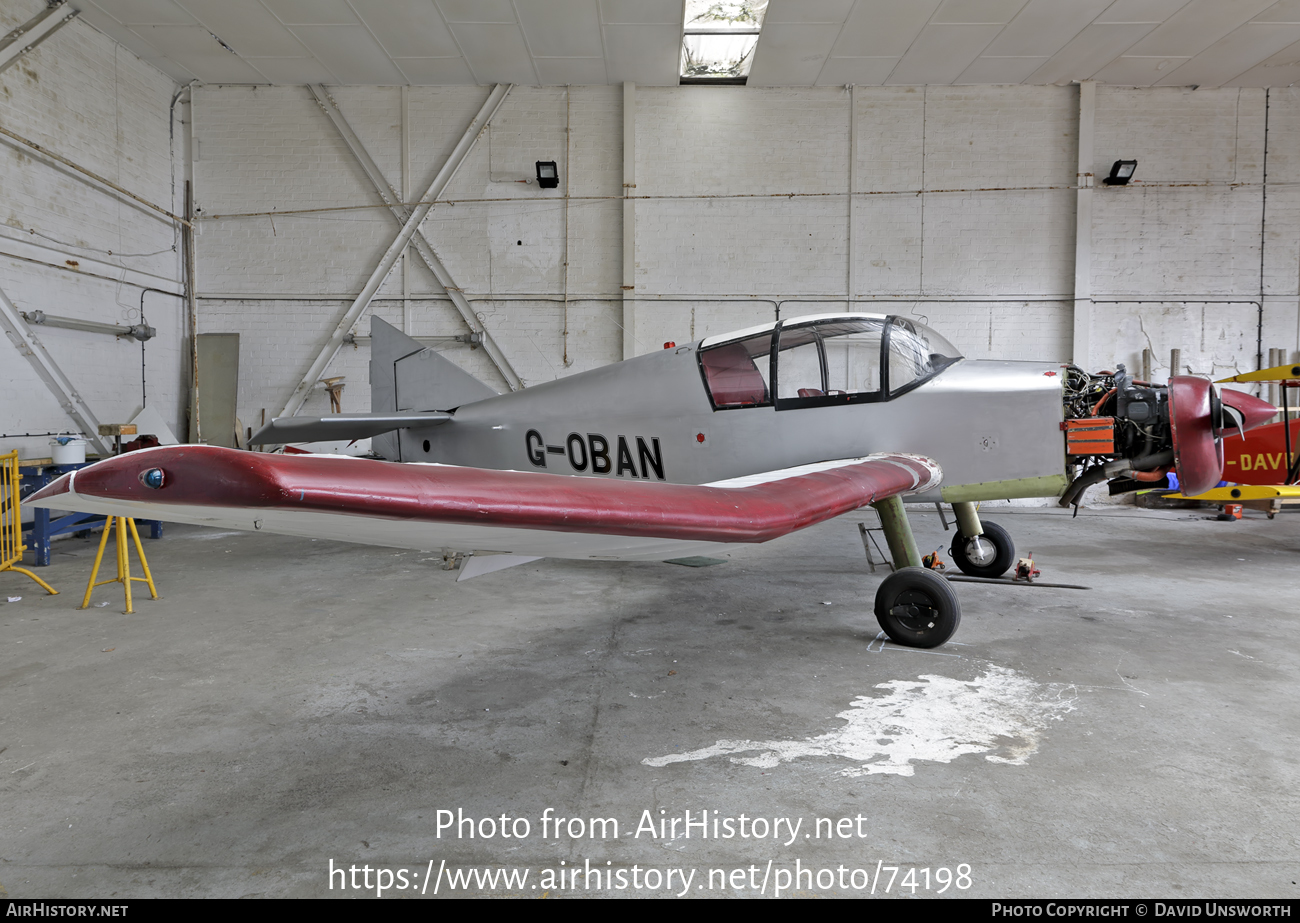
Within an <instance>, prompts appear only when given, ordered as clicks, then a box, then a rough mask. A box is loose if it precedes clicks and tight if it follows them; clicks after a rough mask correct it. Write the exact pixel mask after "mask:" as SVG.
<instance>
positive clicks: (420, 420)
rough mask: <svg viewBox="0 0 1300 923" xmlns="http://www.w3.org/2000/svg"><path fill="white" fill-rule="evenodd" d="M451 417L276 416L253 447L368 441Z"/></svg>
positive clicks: (254, 439) (436, 414) (442, 414)
mask: <svg viewBox="0 0 1300 923" xmlns="http://www.w3.org/2000/svg"><path fill="white" fill-rule="evenodd" d="M450 419H451V414H449V413H446V412H445V411H440V410H439V411H429V412H427V413H333V414H330V415H329V416H326V417H276V418H275V419H274V420H272V421H271V422H270V423H268V424H266V425H265V426H263V427H262V428H261V429H259V430H258V431H257V432H255V433H254V434H253V437H252V438H251V439H250V440H249V443H250V444H251V445H271V444H274V443H285V442H327V441H329V440H332V439H367V438H369V437H371V436H378V435H380V434H381V433H390V432H392V431H393V430H398V429H406V428H407V427H410V426H435V425H437V424H439V423H446V422H447V421H448V420H450Z"/></svg>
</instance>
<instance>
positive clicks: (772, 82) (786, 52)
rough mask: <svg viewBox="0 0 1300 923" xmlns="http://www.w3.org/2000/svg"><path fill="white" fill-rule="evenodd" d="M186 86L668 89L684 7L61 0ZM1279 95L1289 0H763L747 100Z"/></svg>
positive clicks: (664, 3) (382, 0)
mask: <svg viewBox="0 0 1300 923" xmlns="http://www.w3.org/2000/svg"><path fill="white" fill-rule="evenodd" d="M71 2H72V5H73V6H74V7H76V8H77V9H79V10H80V11H81V13H82V17H83V18H84V20H85V21H86V22H88V23H90V24H91V25H92V26H94V27H96V28H97V29H99V30H100V31H102V32H104V33H106V34H108V35H110V36H112V37H113V38H114V39H116V40H117V41H119V42H120V43H121V44H123V45H125V46H126V47H127V48H129V49H131V50H132V51H134V52H135V53H136V54H138V55H139V56H140V57H142V58H144V59H145V60H146V61H149V62H151V63H152V64H154V65H155V66H157V67H158V68H160V69H161V70H163V71H164V72H166V73H168V74H170V75H171V76H172V77H174V78H175V79H176V80H178V81H180V82H182V83H186V82H189V81H190V80H194V79H198V80H199V81H201V82H204V83H242V84H306V83H326V84H355V85H402V84H410V85H417V86H448V85H450V86H455V85H465V84H490V83H519V84H533V85H543V86H559V85H564V84H577V85H584V84H585V85H591V84H617V83H621V82H623V81H625V80H631V81H635V82H637V83H639V84H643V85H646V86H675V85H676V84H677V82H678V77H677V74H678V66H679V58H680V54H681V32H682V0H71ZM1076 80H1097V81H1099V82H1102V83H1106V84H1113V85H1117V86H1142V87H1145V86H1193V85H1194V86H1208V87H1218V86H1229V87H1265V86H1289V85H1291V84H1293V83H1296V82H1300V0H771V3H770V6H769V7H768V13H767V21H766V23H765V24H764V27H763V32H762V36H761V37H760V38H759V43H758V49H757V51H756V52H755V55H754V65H753V69H752V71H751V73H750V77H749V85H750V86H842V85H844V84H859V85H863V86H881V85H884V86H898V85H904V86H906V85H911V86H918V85H922V84H930V85H962V84H1052V83H1055V84H1065V83H1070V82H1073V81H1076Z"/></svg>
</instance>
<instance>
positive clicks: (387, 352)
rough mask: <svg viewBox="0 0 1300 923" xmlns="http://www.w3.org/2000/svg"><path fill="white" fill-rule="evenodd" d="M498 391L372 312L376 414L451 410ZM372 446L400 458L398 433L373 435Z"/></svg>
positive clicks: (372, 392)
mask: <svg viewBox="0 0 1300 923" xmlns="http://www.w3.org/2000/svg"><path fill="white" fill-rule="evenodd" d="M496 394H497V392H496V391H495V390H493V389H492V388H490V387H488V386H487V385H485V384H484V383H483V382H481V381H479V380H478V379H477V378H475V377H474V376H473V375H471V374H469V373H468V372H466V371H463V370H462V369H461V368H460V367H459V366H457V365H456V364H455V363H453V362H452V361H451V360H450V359H447V358H445V357H444V356H442V355H441V354H440V353H438V352H437V351H435V350H433V349H430V348H428V347H426V346H424V345H422V344H421V343H420V342H419V341H418V340H415V339H412V338H411V337H409V336H407V335H406V334H404V333H402V331H400V330H398V329H397V328H396V327H394V326H393V325H392V324H390V323H387V322H386V321H383V320H381V319H380V318H378V317H375V316H374V315H373V314H372V315H371V316H370V410H371V412H372V413H383V414H390V413H398V412H401V411H408V412H409V411H415V412H429V411H439V410H442V411H449V410H454V409H456V408H457V407H460V406H462V405H464V404H472V403H474V402H475V401H481V400H483V399H485V398H489V397H495V396H496ZM371 447H372V448H373V450H374V451H375V452H376V453H377V454H379V455H382V456H383V457H384V458H392V459H396V458H400V451H399V448H398V434H397V433H396V432H389V433H384V434H383V435H381V436H375V437H374V438H373V439H372V440H371Z"/></svg>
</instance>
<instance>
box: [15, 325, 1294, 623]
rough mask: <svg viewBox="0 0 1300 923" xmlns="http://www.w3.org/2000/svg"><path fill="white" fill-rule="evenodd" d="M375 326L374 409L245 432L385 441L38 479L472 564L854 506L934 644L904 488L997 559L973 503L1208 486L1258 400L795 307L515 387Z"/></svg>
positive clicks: (904, 619) (940, 604)
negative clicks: (1156, 486) (1006, 357)
mask: <svg viewBox="0 0 1300 923" xmlns="http://www.w3.org/2000/svg"><path fill="white" fill-rule="evenodd" d="M371 336H372V339H371V350H372V352H371V357H372V358H371V390H372V412H371V413H369V414H331V415H329V416H326V417H291V418H277V419H275V420H273V421H271V422H270V423H268V424H267V425H266V426H265V427H263V428H262V429H261V430H260V431H259V432H258V433H256V434H255V435H254V436H253V438H252V442H253V443H254V444H262V445H266V444H273V443H290V442H302V441H311V440H328V439H350V438H362V437H373V443H372V444H373V446H374V448H375V450H376V452H377V453H378V454H379V455H381V456H383V457H384V458H386V459H388V461H379V460H368V459H356V458H346V457H332V456H331V457H326V456H317V455H280V454H272V453H258V452H244V451H237V450H232V449H224V448H218V447H213V446H203V445H185V446H170V447H161V448H155V449H145V450H141V451H137V452H132V453H130V454H128V455H122V456H118V457H116V458H111V459H107V460H105V461H101V462H99V463H98V464H95V465H92V466H89V467H87V468H84V469H82V470H80V471H76V472H74V473H72V474H68V475H65V476H64V477H63V478H61V479H60V480H58V481H56V482H55V483H53V484H51V485H49V486H48V487H46V488H45V489H44V490H42V491H40V492H39V493H38V494H36V495H35V496H34V497H33V498H32V499H31V500H30V501H29V502H31V503H32V504H33V505H36V506H47V507H58V508H60V509H76V510H79V511H86V512H98V513H105V514H107V515H125V516H142V517H146V518H150V519H166V520H170V521H177V522H188V523H197V524H200V525H212V526H219V527H222V528H236V529H250V530H254V529H256V530H261V531H264V532H273V533H284V534H290V535H302V536H311V537H319V538H334V539H339V540H344V541H354V542H363V543H369V544H376V545H390V546H398V547H406V548H420V549H438V548H442V549H444V550H454V551H459V552H497V553H498V554H495V555H492V556H489V557H471V558H470V559H469V560H470V561H471V562H474V561H476V560H481V561H485V562H488V564H487V565H486V566H484V567H482V568H481V570H483V571H487V570H495V569H498V568H499V567H501V566H508V565H509V564H511V563H523V562H525V561H531V560H536V559H537V558H538V557H561V558H581V559H598V560H663V559H666V558H673V557H681V556H683V555H692V554H699V553H702V552H710V551H715V552H716V551H717V550H718V549H721V548H724V547H726V546H727V545H731V544H735V543H745V542H765V541H768V540H770V539H774V538H776V537H778V536H781V535H784V534H787V533H789V532H793V531H795V530H797V529H802V528H804V527H807V526H810V525H813V524H815V523H818V522H822V521H824V520H827V519H830V518H832V517H834V516H838V515H840V514H842V513H846V512H849V511H852V510H855V509H859V508H862V507H864V506H867V505H868V504H870V505H872V506H874V507H875V508H876V509H877V510H878V511H879V513H880V519H881V523H882V525H883V527H884V531H885V536H886V539H887V542H888V545H889V548H890V551H891V554H892V556H893V559H894V561H895V562H896V566H898V567H899V568H900V569H898V570H896V571H895V572H894V573H892V574H891V575H890V576H889V577H887V578H886V579H885V580H884V581H883V582H882V583H881V585H880V587H879V589H878V590H877V593H876V599H875V613H876V617H877V619H878V620H879V622H880V625H881V627H882V628H883V629H884V630H885V632H886V633H887V634H888V636H889V637H890V638H891V639H893V640H894V641H896V642H897V643H900V644H904V645H910V646H916V647H935V646H938V645H940V644H943V643H944V642H945V641H947V640H948V639H949V638H950V637H951V636H952V634H953V632H954V631H956V629H957V625H958V623H959V622H960V618H961V609H960V605H959V603H958V600H957V597H956V594H955V593H954V591H953V589H952V586H951V585H950V584H949V583H948V582H947V581H946V580H944V579H943V578H942V577H940V576H939V575H938V574H935V573H934V572H932V571H929V570H927V569H924V568H922V567H921V559H920V555H919V554H918V552H917V548H916V543H915V541H914V539H913V537H912V532H911V528H910V526H909V524H908V520H907V514H906V511H905V508H904V506H903V502H902V498H903V497H908V498H910V499H913V500H918V501H928V502H938V501H946V502H949V503H951V504H952V506H953V509H954V511H955V513H956V518H957V523H958V530H957V534H956V536H955V538H954V539H953V544H952V547H951V549H950V550H951V554H952V556H953V558H954V560H955V562H956V564H957V566H958V567H960V568H961V569H962V570H963V571H965V572H966V573H967V574H971V575H974V576H983V577H996V576H999V575H1001V574H1003V573H1004V572H1006V570H1007V569H1008V568H1009V567H1010V566H1011V564H1012V563H1013V562H1014V560H1015V549H1014V546H1013V543H1012V540H1011V537H1010V536H1009V535H1008V534H1007V532H1006V531H1005V530H1004V529H1002V528H1000V527H998V526H997V525H995V524H994V523H991V522H988V521H984V522H981V520H980V517H979V515H978V514H977V512H976V503H977V502H978V501H981V500H994V499H1006V498H1017V497H1060V498H1061V502H1062V503H1063V504H1069V503H1077V501H1078V498H1079V496H1080V495H1081V494H1082V492H1083V490H1084V489H1086V488H1087V487H1088V486H1089V485H1091V484H1094V483H1099V482H1101V481H1103V480H1111V481H1112V482H1114V481H1117V480H1118V481H1119V484H1118V485H1114V486H1119V487H1124V486H1125V485H1126V484H1128V483H1131V484H1132V485H1133V486H1132V488H1131V489H1137V487H1138V486H1139V485H1140V484H1141V483H1142V482H1144V481H1149V480H1154V479H1156V478H1157V477H1159V476H1162V475H1163V473H1164V472H1166V471H1168V470H1169V469H1170V467H1175V468H1176V469H1177V472H1178V475H1179V478H1180V479H1181V481H1182V483H1183V484H1185V485H1187V486H1188V487H1189V488H1191V489H1196V488H1197V487H1198V486H1202V485H1203V487H1202V489H1203V488H1207V487H1210V486H1213V484H1215V483H1217V482H1218V481H1219V479H1220V476H1221V473H1222V471H1223V448H1222V438H1223V436H1224V434H1225V433H1227V432H1235V431H1236V430H1238V429H1240V430H1245V429H1248V428H1250V427H1251V426H1254V425H1257V424H1258V423H1261V422H1263V421H1264V420H1266V419H1268V418H1269V417H1271V416H1272V415H1273V413H1274V409H1273V407H1272V406H1271V405H1269V404H1267V403H1265V402H1263V401H1259V400H1257V399H1255V398H1253V397H1250V396H1249V395H1246V394H1243V393H1241V392H1235V391H1225V392H1224V393H1223V396H1222V399H1221V398H1220V396H1219V394H1218V392H1217V391H1216V390H1215V389H1214V387H1213V386H1212V385H1211V384H1210V382H1208V381H1206V380H1204V379H1200V378H1193V377H1175V378H1173V379H1171V380H1170V382H1169V384H1168V386H1153V385H1148V384H1146V383H1143V382H1134V381H1132V380H1131V379H1130V378H1129V377H1128V376H1127V374H1126V373H1125V372H1124V370H1123V368H1122V367H1120V369H1119V370H1118V371H1117V372H1113V373H1112V372H1102V373H1100V374H1096V375H1093V374H1089V373H1087V372H1085V371H1084V370H1083V369H1080V368H1077V367H1075V366H1072V365H1064V366H1063V365H1060V364H1059V363H1051V362H1009V361H993V360H974V359H965V358H963V357H962V356H961V355H960V353H959V352H958V351H957V349H956V348H955V347H953V346H952V344H950V343H949V342H948V341H947V340H945V339H944V338H943V337H941V336H940V335H939V334H937V333H935V332H934V331H933V330H931V329H929V328H928V327H926V326H925V325H923V324H921V323H918V322H917V321H916V320H914V319H912V318H908V317H901V316H882V315H876V314H860V313H842V314H823V315H815V316H809V317H797V318H791V319H788V320H782V321H778V322H774V323H766V324H761V325H759V326H756V327H751V328H748V329H745V330H739V331H736V332H734V333H729V334H725V335H722V336H711V337H707V338H705V339H703V340H700V341H698V342H695V343H691V344H689V345H685V346H675V345H673V344H666V348H665V349H664V350H663V351H661V352H657V353H652V354H648V355H643V356H638V357H636V358H633V359H629V360H626V361H623V362H618V363H614V364H612V365H608V366H605V367H602V368H598V369H593V370H591V371H588V372H583V373H580V374H576V375H573V376H571V377H569V378H565V379H560V380H557V381H551V382H547V383H545V384H540V385H536V386H533V387H530V388H526V389H524V390H521V391H516V392H513V393H509V394H497V393H496V392H494V391H493V390H492V389H491V388H489V387H488V386H487V385H485V384H483V383H482V382H479V381H478V380H477V379H475V378H473V377H472V376H470V375H469V374H467V373H465V372H464V371H462V370H461V369H460V368H458V367H457V366H456V365H455V364H453V363H452V362H451V361H450V360H448V359H446V358H445V357H443V356H441V355H440V354H438V353H437V352H435V351H433V350H431V349H426V348H424V347H423V346H421V345H420V344H419V343H418V342H416V341H415V340H413V339H411V338H409V337H407V336H405V335H403V334H402V333H400V332H399V331H397V330H396V329H395V328H393V327H392V326H390V325H388V324H386V323H384V322H383V321H381V320H379V319H372V322H371ZM396 462H405V463H407V464H397V463H396ZM411 463H414V464H411ZM493 565H495V566H493Z"/></svg>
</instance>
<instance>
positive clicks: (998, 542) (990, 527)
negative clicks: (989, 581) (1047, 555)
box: [948, 519, 1016, 577]
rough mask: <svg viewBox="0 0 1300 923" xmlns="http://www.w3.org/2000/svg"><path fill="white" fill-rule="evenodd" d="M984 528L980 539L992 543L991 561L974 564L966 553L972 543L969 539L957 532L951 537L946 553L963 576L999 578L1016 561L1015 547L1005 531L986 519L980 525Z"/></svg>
mask: <svg viewBox="0 0 1300 923" xmlns="http://www.w3.org/2000/svg"><path fill="white" fill-rule="evenodd" d="M980 525H982V526H983V527H984V534H983V535H981V536H980V538H983V539H987V540H988V541H989V542H992V544H993V549H994V555H993V559H992V560H991V561H987V562H984V563H976V562H975V561H972V560H971V556H970V555H969V554H968V553H967V551H968V546H969V545H970V544H971V543H972V540H971V539H968V538H966V537H965V536H963V535H962V534H961V532H958V533H957V534H956V535H954V536H953V539H952V545H951V546H950V547H949V548H948V553H949V554H950V555H952V560H953V563H954V564H956V565H957V567H958V568H959V569H960V570H961V572H962V573H963V574H969V575H970V576H972V577H1001V576H1002V575H1003V574H1005V573H1006V572H1007V571H1008V570H1010V569H1011V565H1012V564H1013V563H1014V562H1015V560H1016V546H1015V543H1014V542H1012V541H1011V536H1010V535H1009V534H1008V533H1007V530H1006V529H1004V528H1002V527H1001V526H1000V525H998V524H997V523H996V522H989V521H988V520H987V519H986V520H984V521H983V522H981V523H980Z"/></svg>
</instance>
